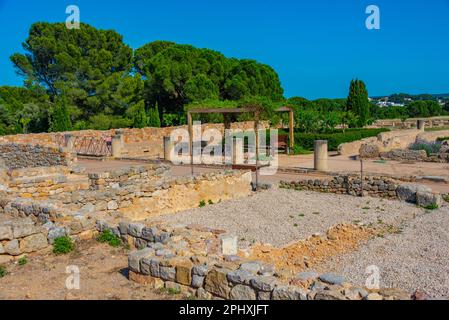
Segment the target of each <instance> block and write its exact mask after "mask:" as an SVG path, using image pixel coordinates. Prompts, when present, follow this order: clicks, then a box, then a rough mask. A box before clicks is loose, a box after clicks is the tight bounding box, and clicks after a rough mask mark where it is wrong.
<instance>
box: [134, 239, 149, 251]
mask: <svg viewBox="0 0 449 320" xmlns="http://www.w3.org/2000/svg"><path fill="white" fill-rule="evenodd" d="M134 239H135V240H134V246H135V247H136V249H138V250H140V249H143V248H145V247H146V246H147V245H148V242H147V241H146V240H144V239H141V238H134Z"/></svg>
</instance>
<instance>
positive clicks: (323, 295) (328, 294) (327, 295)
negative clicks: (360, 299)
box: [314, 290, 346, 300]
mask: <svg viewBox="0 0 449 320" xmlns="http://www.w3.org/2000/svg"><path fill="white" fill-rule="evenodd" d="M314 299H315V300H346V297H345V296H344V295H343V294H342V293H341V292H340V291H338V290H321V291H318V292H317V293H316V295H315V298H314Z"/></svg>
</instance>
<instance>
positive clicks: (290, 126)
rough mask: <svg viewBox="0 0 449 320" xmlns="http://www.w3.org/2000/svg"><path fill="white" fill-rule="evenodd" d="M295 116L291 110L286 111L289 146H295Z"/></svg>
mask: <svg viewBox="0 0 449 320" xmlns="http://www.w3.org/2000/svg"><path fill="white" fill-rule="evenodd" d="M294 126H295V118H294V115H293V110H292V109H290V110H289V112H288V133H289V135H290V148H293V147H294V146H295V134H294Z"/></svg>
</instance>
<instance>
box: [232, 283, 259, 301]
mask: <svg viewBox="0 0 449 320" xmlns="http://www.w3.org/2000/svg"><path fill="white" fill-rule="evenodd" d="M229 298H230V299H231V300H256V292H255V291H254V289H252V288H251V287H250V286H245V285H242V284H238V285H236V286H234V287H232V289H231V293H230V295H229Z"/></svg>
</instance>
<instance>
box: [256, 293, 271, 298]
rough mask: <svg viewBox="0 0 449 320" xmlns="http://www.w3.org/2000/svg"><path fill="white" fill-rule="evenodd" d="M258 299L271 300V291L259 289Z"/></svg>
mask: <svg viewBox="0 0 449 320" xmlns="http://www.w3.org/2000/svg"><path fill="white" fill-rule="evenodd" d="M257 300H271V292H270V291H259V292H258V293H257Z"/></svg>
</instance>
